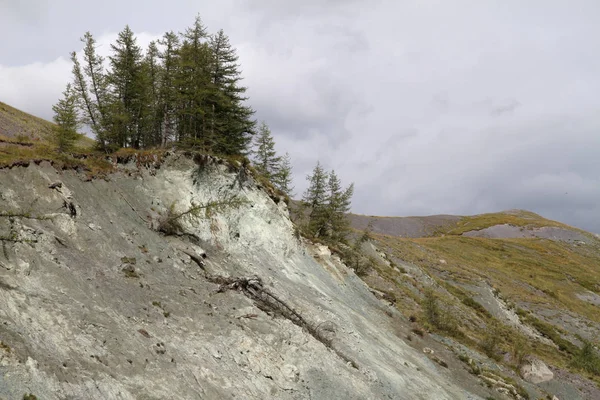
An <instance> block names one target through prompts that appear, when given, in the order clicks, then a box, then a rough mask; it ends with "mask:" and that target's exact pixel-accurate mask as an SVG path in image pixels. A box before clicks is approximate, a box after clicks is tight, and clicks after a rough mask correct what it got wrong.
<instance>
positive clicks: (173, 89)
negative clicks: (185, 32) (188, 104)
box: [158, 32, 180, 146]
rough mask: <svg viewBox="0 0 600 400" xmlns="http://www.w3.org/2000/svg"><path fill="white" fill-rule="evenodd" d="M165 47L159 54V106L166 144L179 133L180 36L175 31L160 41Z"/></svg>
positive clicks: (165, 35) (163, 138)
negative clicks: (178, 78) (178, 80)
mask: <svg viewBox="0 0 600 400" xmlns="http://www.w3.org/2000/svg"><path fill="white" fill-rule="evenodd" d="M159 43H160V45H161V46H162V47H163V50H162V52H161V53H160V54H159V57H160V60H161V64H162V65H161V69H160V72H159V87H160V89H159V96H158V97H159V108H160V115H161V121H162V128H161V132H162V141H161V144H162V145H163V146H165V145H166V144H167V143H168V142H170V141H173V140H175V138H176V133H177V110H178V95H179V90H178V87H177V85H176V80H177V76H178V66H179V63H180V60H179V47H180V41H179V37H178V36H177V35H176V34H175V33H174V32H167V33H165V34H164V35H163V37H162V39H161V40H160V41H159Z"/></svg>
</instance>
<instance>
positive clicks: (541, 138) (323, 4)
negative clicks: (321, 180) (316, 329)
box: [0, 0, 600, 233]
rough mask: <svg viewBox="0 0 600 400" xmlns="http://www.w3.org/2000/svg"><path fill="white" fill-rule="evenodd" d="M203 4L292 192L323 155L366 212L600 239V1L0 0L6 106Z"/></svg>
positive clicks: (41, 106) (1, 88) (37, 98)
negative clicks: (562, 230)
mask: <svg viewBox="0 0 600 400" xmlns="http://www.w3.org/2000/svg"><path fill="white" fill-rule="evenodd" d="M197 13H199V14H200V15H201V16H202V18H203V20H204V22H205V24H206V25H207V26H208V28H209V30H210V31H211V32H215V31H217V30H218V29H221V28H222V29H224V30H225V33H227V34H228V35H229V36H230V38H231V41H232V43H233V44H234V45H235V46H236V47H237V49H238V53H239V56H240V62H241V64H242V69H243V75H244V77H245V84H246V85H247V86H248V87H249V95H250V103H251V105H252V106H253V107H254V108H255V109H256V111H257V118H258V119H261V120H265V121H266V122H267V123H268V124H269V125H270V126H271V128H272V131H273V133H274V135H275V139H276V141H277V145H278V149H279V150H280V151H281V152H285V151H288V152H289V153H290V154H291V156H292V161H293V166H294V173H295V182H294V183H295V185H296V192H297V193H298V194H301V193H302V191H303V190H304V189H305V187H306V181H305V178H304V177H305V175H306V174H307V173H309V172H310V170H311V169H312V167H313V166H314V164H315V163H316V161H317V160H320V161H321V162H322V163H323V164H324V165H325V166H326V167H327V168H334V169H335V170H336V171H337V172H338V174H339V175H340V176H341V178H342V179H343V181H344V182H345V183H350V182H354V183H355V185H356V192H355V197H354V203H353V210H354V212H357V213H362V214H377V215H400V216H406V215H428V214H442V213H447V214H475V213H483V212H494V211H500V210H506V209H512V208H522V209H528V210H532V211H535V212H538V213H540V214H542V215H544V216H546V217H548V218H552V219H557V220H560V221H563V222H566V223H569V224H572V225H575V226H579V227H581V228H584V229H588V230H591V231H594V232H598V233H600V24H599V23H598V21H600V1H598V0H589V1H584V0H572V1H567V0H563V1H552V0H543V1H542V0H540V1H535V0H528V1H522V0H515V1H511V0H504V1H499V0H496V1H493V0H487V1H485V0H471V1H466V0H464V1H460V0H453V1H445V0H438V1H433V0H431V1H429V0H420V1H419V0H405V1H394V0H381V1H377V0H376V1H366V0H363V1H353V0H346V1H344V0H329V1H326V0H304V1H283V0H246V1H242V0H239V1H235V0H226V1H219V2H216V1H199V0H185V1H177V0H171V1H164V0H160V1H158V0H144V1H142V0H138V1H123V0H118V1H117V0H104V1H103V2H98V1H94V2H89V1H71V0H69V1H67V0H54V1H52V2H51V1H49V0H47V1H42V0H0V38H1V39H0V101H4V102H7V103H9V104H11V105H13V106H15V107H18V108H20V109H23V110H25V111H27V112H30V113H33V114H35V115H38V116H41V117H44V118H51V105H52V104H53V103H54V102H55V101H56V100H57V98H58V97H59V95H60V92H61V91H62V90H63V88H64V85H65V84H66V83H67V81H68V80H69V79H70V68H71V66H70V63H69V62H68V55H69V52H70V51H73V50H79V49H80V48H81V44H80V42H79V38H80V37H81V36H82V35H83V33H84V32H85V31H87V30H89V31H91V32H92V33H93V34H94V35H95V36H96V37H97V39H98V41H99V42H100V43H101V45H102V48H103V49H105V50H103V51H107V49H108V43H110V41H112V39H113V38H114V37H115V35H116V33H117V32H118V31H119V30H121V29H122V28H123V27H124V25H125V24H129V25H130V26H131V28H132V29H133V30H134V31H135V32H136V33H137V34H138V36H139V41H140V43H143V44H145V43H148V41H150V40H151V39H152V38H154V37H157V36H159V35H162V33H163V32H165V31H167V30H174V31H182V30H184V29H185V27H187V26H189V25H191V24H192V23H193V20H194V16H195V15H196V14H197ZM101 51H102V50H101Z"/></svg>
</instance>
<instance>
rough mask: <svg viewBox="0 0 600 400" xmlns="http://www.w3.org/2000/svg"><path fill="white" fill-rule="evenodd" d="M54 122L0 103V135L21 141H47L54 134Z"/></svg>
mask: <svg viewBox="0 0 600 400" xmlns="http://www.w3.org/2000/svg"><path fill="white" fill-rule="evenodd" d="M53 126H54V124H53V123H52V122H49V121H46V120H44V119H41V118H38V117H34V116H33V115H31V114H27V113H25V112H23V111H20V110H17V109H16V108H13V107H11V106H9V105H8V104H5V103H2V102H0V135H2V136H4V137H8V138H15V139H19V140H21V141H24V140H33V139H40V140H46V139H48V137H49V136H50V134H51V133H52V127H53Z"/></svg>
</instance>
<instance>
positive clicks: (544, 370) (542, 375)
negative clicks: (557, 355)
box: [521, 358, 554, 384]
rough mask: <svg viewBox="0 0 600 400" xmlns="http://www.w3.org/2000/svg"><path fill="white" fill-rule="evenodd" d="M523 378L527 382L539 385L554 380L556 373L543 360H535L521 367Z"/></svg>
mask: <svg viewBox="0 0 600 400" xmlns="http://www.w3.org/2000/svg"><path fill="white" fill-rule="evenodd" d="M521 376H522V377H523V379H525V380H526V381H527V382H531V383H534V384H538V383H541V382H546V381H549V380H551V379H552V378H554V373H553V372H552V371H550V368H548V366H547V365H546V364H545V363H544V362H543V361H542V360H538V359H535V358H534V359H531V360H529V361H527V363H526V364H525V365H523V366H522V367H521Z"/></svg>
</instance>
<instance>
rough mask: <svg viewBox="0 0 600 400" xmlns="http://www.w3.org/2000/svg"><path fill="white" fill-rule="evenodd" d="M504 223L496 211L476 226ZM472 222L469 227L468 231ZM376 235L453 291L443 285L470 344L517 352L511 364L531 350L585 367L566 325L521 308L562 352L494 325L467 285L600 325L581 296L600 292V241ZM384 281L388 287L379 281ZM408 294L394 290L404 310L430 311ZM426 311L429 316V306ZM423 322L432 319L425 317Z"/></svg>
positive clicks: (382, 271) (392, 277)
mask: <svg viewBox="0 0 600 400" xmlns="http://www.w3.org/2000/svg"><path fill="white" fill-rule="evenodd" d="M516 217H517V218H520V219H521V221H520V222H519V223H520V224H525V223H527V224H529V225H530V226H531V224H532V221H533V224H534V225H535V224H538V226H548V225H549V224H551V223H552V222H550V223H545V222H543V221H544V220H543V219H536V218H541V217H536V215H535V214H529V213H520V214H519V215H517V216H516ZM473 218H477V217H473ZM498 222H501V223H504V222H505V220H500V219H499V217H498V215H492V214H490V215H488V216H486V217H485V218H484V219H483V220H481V219H480V220H479V222H478V223H477V224H476V225H477V226H479V227H482V226H485V225H490V226H491V225H495V224H497V223H498ZM554 224H559V223H554ZM555 226H557V225H555ZM472 227H473V226H470V227H469V228H468V229H466V228H465V231H466V230H470V229H471V228H472ZM373 237H374V240H375V241H376V242H377V246H378V247H379V248H380V249H384V250H385V251H386V253H389V254H390V256H393V257H396V258H398V259H401V260H403V261H405V262H407V263H409V264H414V265H416V266H418V267H420V268H421V269H423V270H424V271H425V272H426V273H428V274H429V275H430V276H431V277H432V278H433V279H434V280H435V281H436V283H437V285H438V287H439V286H441V287H443V288H444V289H446V290H447V292H448V293H444V292H443V291H442V292H440V291H439V290H438V291H437V295H438V298H439V299H440V301H439V302H440V304H442V303H443V304H444V305H445V307H447V310H448V313H454V314H455V315H454V318H455V319H456V320H458V321H461V332H462V333H464V336H463V337H460V336H458V337H455V338H456V339H457V340H458V341H460V342H461V343H463V344H464V345H467V346H468V347H471V348H478V349H482V350H485V349H483V348H487V349H488V350H489V351H488V352H489V353H490V354H491V355H494V354H498V353H502V352H509V353H510V354H513V355H514V358H515V360H514V361H513V362H512V363H509V364H510V365H509V366H510V367H512V368H516V367H518V365H516V364H518V363H519V360H522V359H523V357H524V356H525V355H527V354H531V355H534V356H536V357H538V358H540V359H542V360H544V361H546V362H547V363H549V364H552V365H555V366H558V367H563V368H569V369H572V370H573V369H577V368H582V367H577V368H576V367H575V366H574V364H572V362H571V361H572V359H574V358H575V357H577V354H579V353H580V349H579V348H578V347H577V346H576V345H575V344H574V343H572V342H571V341H569V340H567V338H568V336H567V335H566V333H565V332H564V331H563V330H562V328H561V327H559V326H557V325H553V324H551V323H549V322H546V321H543V320H541V319H540V318H536V317H535V316H534V315H535V314H532V313H528V312H525V311H524V310H521V309H518V308H517V309H516V311H517V313H518V314H519V316H520V318H521V321H522V322H523V323H525V324H527V325H529V326H531V327H532V328H534V329H536V330H537V331H538V332H540V333H541V334H542V335H543V336H545V337H547V338H548V339H550V340H551V341H552V342H553V343H554V344H555V345H556V347H558V348H559V349H560V350H559V349H557V348H556V347H555V346H553V345H552V344H549V343H543V342H539V341H531V340H530V339H529V338H528V337H525V336H524V335H523V334H522V333H520V332H519V331H517V330H516V329H515V328H512V327H510V326H507V325H502V324H501V326H500V327H496V328H494V329H492V327H493V326H494V321H495V319H494V318H493V317H492V316H491V315H490V314H489V312H488V311H487V310H485V308H484V307H483V306H482V305H481V304H479V303H478V302H477V301H475V300H474V299H473V298H472V296H471V295H470V294H469V292H468V291H467V290H465V289H464V288H463V285H467V286H468V285H481V282H487V284H489V285H490V286H491V287H493V288H495V289H496V290H497V291H498V292H499V293H500V294H501V295H502V298H503V299H504V300H505V301H507V303H508V304H509V305H510V304H519V306H527V307H528V308H531V309H534V310H536V309H538V308H542V309H543V308H545V309H554V310H561V311H562V312H569V313H573V314H577V315H580V316H582V317H584V318H586V319H588V320H590V321H593V322H596V323H600V310H599V309H598V307H595V306H593V305H592V304H590V303H587V302H585V301H582V300H580V299H579V298H578V297H577V296H576V294H579V293H582V292H584V291H586V290H592V291H595V292H596V293H600V286H598V282H600V269H598V265H600V245H599V244H598V243H597V242H594V241H590V242H589V243H588V244H586V245H584V246H574V245H573V244H569V243H566V242H560V241H552V240H546V239H535V238H520V239H487V238H474V237H463V236H457V235H453V234H450V235H446V236H438V237H429V238H417V239H411V238H398V237H393V236H387V235H381V234H373ZM442 259H443V260H445V262H444V263H442V262H440V260H442ZM377 272H378V274H379V277H380V278H379V279H383V280H385V281H386V282H388V283H389V284H391V283H393V284H394V285H396V286H397V287H399V288H401V287H402V286H403V284H404V282H406V284H407V285H408V286H410V285H412V286H414V287H416V288H419V287H422V286H421V284H420V283H419V281H418V280H415V279H413V278H412V277H410V276H407V277H401V276H400V275H399V274H396V273H395V272H394V271H393V270H391V269H390V268H383V267H379V268H378V269H377ZM369 282H376V281H375V280H371V281H369V280H368V279H367V283H369ZM379 285H380V287H382V286H381V283H379ZM399 293H400V294H399ZM410 293H411V291H410V290H407V289H399V290H398V291H397V292H395V294H396V298H397V299H398V302H397V304H398V308H399V310H400V311H401V312H403V313H404V314H405V315H406V316H408V315H411V314H413V315H418V314H421V313H423V311H419V309H415V307H414V306H413V305H411V304H413V303H417V306H418V307H419V308H421V310H424V308H423V307H422V306H423V305H425V304H426V303H423V302H422V301H420V300H418V299H415V298H413V299H411V298H410V295H409V294H410ZM425 308H426V307H425ZM424 314H425V315H427V312H425V313H424ZM421 315H423V314H421ZM425 321H426V322H428V321H427V318H425ZM427 325H429V326H431V325H433V324H430V323H428V324H427ZM437 330H438V331H439V332H440V333H441V334H446V335H447V336H453V335H452V334H448V333H445V332H444V331H443V329H437ZM492 330H496V332H495V333H493V334H494V335H495V336H497V337H498V341H497V342H496V343H493V346H492V343H490V342H489V339H490V333H491V331H492ZM486 340H487V342H486ZM482 347H483V348H482ZM513 364H515V365H513ZM592 365H593V363H592ZM594 379H595V378H594Z"/></svg>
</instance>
